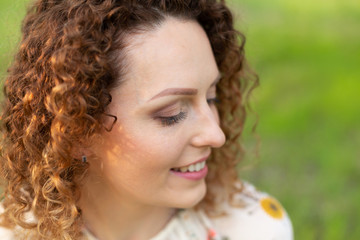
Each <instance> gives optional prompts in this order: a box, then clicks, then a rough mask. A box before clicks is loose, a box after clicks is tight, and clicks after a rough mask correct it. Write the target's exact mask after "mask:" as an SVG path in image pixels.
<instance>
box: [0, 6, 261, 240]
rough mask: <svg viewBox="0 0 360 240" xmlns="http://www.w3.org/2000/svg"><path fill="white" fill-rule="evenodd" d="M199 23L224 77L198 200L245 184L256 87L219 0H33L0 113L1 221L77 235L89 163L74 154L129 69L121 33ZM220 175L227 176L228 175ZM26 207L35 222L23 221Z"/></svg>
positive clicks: (39, 233) (208, 205)
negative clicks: (246, 129)
mask: <svg viewBox="0 0 360 240" xmlns="http://www.w3.org/2000/svg"><path fill="white" fill-rule="evenodd" d="M168 16H171V17H175V18H181V19H189V20H190V19H191V20H195V21H197V22H198V23H199V24H200V25H201V26H202V27H203V29H204V30H205V32H206V34H207V36H208V38H209V40H210V43H211V47H212V50H213V53H214V56H215V59H216V63H217V65H218V68H219V70H220V72H221V73H222V79H221V80H220V82H219V84H218V90H217V91H218V92H217V94H218V97H219V99H220V101H221V103H220V104H219V105H218V109H219V115H220V121H221V128H222V129H223V131H224V133H225V135H226V138H227V141H226V144H225V145H224V146H223V147H222V148H220V149H217V150H215V151H213V154H212V157H211V159H210V161H209V174H208V176H207V178H206V182H207V185H208V191H207V194H206V196H205V198H204V199H203V200H202V201H201V202H200V204H199V206H198V207H201V208H203V209H205V211H207V212H208V213H209V214H210V213H215V212H216V211H217V210H218V208H217V206H218V203H219V202H221V201H224V200H226V201H230V199H231V197H232V196H233V195H234V194H235V193H236V192H240V191H241V186H240V187H239V185H237V184H234V183H235V182H236V181H237V179H238V177H237V172H236V168H235V167H236V165H237V163H238V162H239V161H241V159H242V156H243V149H242V147H241V144H240V141H239V138H240V136H241V133H242V130H243V126H244V122H245V117H246V113H247V104H246V102H247V100H246V99H247V96H248V94H249V93H250V92H251V90H252V89H253V88H254V87H255V86H256V85H257V84H258V80H257V77H256V76H255V75H254V74H252V73H251V71H249V68H248V67H247V64H246V60H245V57H244V44H245V37H244V36H243V34H241V33H239V32H238V31H236V30H235V29H234V26H233V17H232V14H231V12H230V11H229V9H228V8H227V6H226V5H225V2H224V1H223V0H221V1H216V0H196V1H193V0H158V1H155V0H130V1H118V0H81V1H80V0H79V1H73V0H37V1H36V2H35V3H34V4H33V6H32V7H31V8H29V10H28V13H27V16H26V17H25V19H24V22H23V25H22V40H21V45H20V47H19V50H18V53H17V54H16V56H15V60H14V62H13V64H12V66H11V67H10V68H9V70H8V76H7V79H6V82H5V86H4V93H5V95H4V108H3V113H2V120H1V131H2V144H1V162H0V167H1V174H2V177H3V178H4V185H5V186H4V200H3V206H4V212H3V214H2V215H1V217H2V224H3V225H7V226H8V227H14V226H16V225H19V226H21V227H22V228H23V229H28V230H29V232H31V233H32V236H33V238H34V239H78V238H79V237H80V236H81V226H82V218H81V209H80V208H79V207H78V205H77V201H78V199H79V198H80V186H81V180H82V179H83V177H84V175H86V172H87V169H88V167H89V163H84V162H82V161H80V160H79V159H78V158H77V157H74V152H75V150H76V148H77V147H79V146H81V147H84V148H86V147H90V146H91V142H92V139H94V137H95V136H96V134H97V133H99V132H100V131H101V130H102V128H104V114H106V108H107V106H108V105H109V103H110V101H111V95H110V93H109V92H110V89H112V88H113V87H114V86H115V85H119V84H121V79H122V73H123V72H124V71H125V61H126V58H125V57H124V54H123V52H124V49H125V48H126V46H125V44H124V38H125V37H126V36H127V35H129V34H132V33H133V32H136V31H148V30H149V29H151V28H152V27H155V26H156V25H159V24H160V23H162V22H163V21H164V20H165V19H166V17H168ZM225 172H226V174H224V173H225ZM28 212H31V213H32V214H33V215H34V217H35V219H36V221H28V220H27V219H26V214H27V213H28Z"/></svg>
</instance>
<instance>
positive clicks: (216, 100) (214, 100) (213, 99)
mask: <svg viewBox="0 0 360 240" xmlns="http://www.w3.org/2000/svg"><path fill="white" fill-rule="evenodd" d="M206 101H207V103H208V104H209V105H210V104H217V103H220V100H219V99H218V98H217V97H214V98H209V99H207V100H206Z"/></svg>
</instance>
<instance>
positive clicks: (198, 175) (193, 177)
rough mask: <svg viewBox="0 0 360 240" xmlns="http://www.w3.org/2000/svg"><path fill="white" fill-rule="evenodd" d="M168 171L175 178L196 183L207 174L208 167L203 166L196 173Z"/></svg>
mask: <svg viewBox="0 0 360 240" xmlns="http://www.w3.org/2000/svg"><path fill="white" fill-rule="evenodd" d="M170 171H171V172H172V173H173V174H175V175H176V176H179V177H182V178H186V179H189V180H195V181H196V180H200V179H203V178H204V177H206V175H207V173H208V167H207V166H206V165H205V167H204V168H203V169H201V170H200V171H198V172H177V171H174V170H170Z"/></svg>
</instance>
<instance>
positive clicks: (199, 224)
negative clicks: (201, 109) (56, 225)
mask: <svg viewBox="0 0 360 240" xmlns="http://www.w3.org/2000/svg"><path fill="white" fill-rule="evenodd" d="M236 197H237V198H239V200H241V201H242V202H243V203H244V206H243V207H233V206H230V205H229V204H226V205H225V206H224V207H225V210H226V212H227V213H228V214H227V215H225V216H221V217H217V218H209V217H208V216H206V214H205V213H204V212H202V211H200V210H194V209H182V210H179V211H178V212H177V213H176V214H175V215H174V216H173V218H172V219H171V220H170V221H169V223H168V224H167V225H166V226H165V228H164V229H163V230H162V231H160V232H159V233H158V234H157V235H156V236H155V237H153V238H151V239H150V240H293V239H294V237H293V229H292V225H291V221H290V219H289V217H288V215H287V213H286V211H285V210H284V209H283V207H282V206H281V205H280V203H279V202H278V201H277V200H276V199H274V198H272V197H271V196H269V195H268V194H266V193H263V192H259V191H257V190H256V189H255V187H254V186H252V185H251V184H249V183H245V184H244V190H243V191H242V192H241V193H240V194H238V195H237V196H236ZM83 232H84V235H85V239H88V240H98V239H97V238H96V237H94V236H93V235H91V233H90V232H89V231H87V230H86V229H85V230H84V231H83ZM0 239H1V240H18V239H17V238H16V237H14V235H13V233H12V231H11V230H8V229H5V228H1V227H0Z"/></svg>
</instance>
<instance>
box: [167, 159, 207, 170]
mask: <svg viewBox="0 0 360 240" xmlns="http://www.w3.org/2000/svg"><path fill="white" fill-rule="evenodd" d="M204 167H205V161H202V162H197V163H193V164H191V165H189V166H185V167H181V168H172V169H171V170H173V171H176V172H198V171H200V170H202V169H203V168H204Z"/></svg>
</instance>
